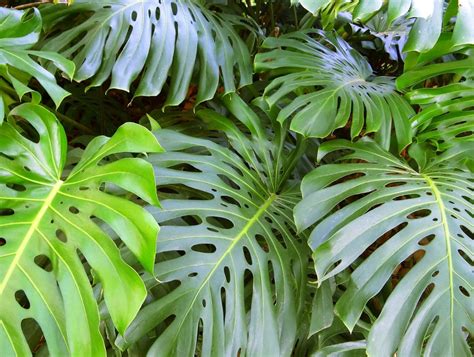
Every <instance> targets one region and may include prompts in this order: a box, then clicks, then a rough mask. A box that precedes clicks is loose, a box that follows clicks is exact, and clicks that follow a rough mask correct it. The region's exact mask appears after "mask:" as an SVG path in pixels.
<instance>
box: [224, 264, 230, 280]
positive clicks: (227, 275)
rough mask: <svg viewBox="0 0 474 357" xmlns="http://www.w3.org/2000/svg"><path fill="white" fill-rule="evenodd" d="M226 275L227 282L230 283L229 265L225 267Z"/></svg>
mask: <svg viewBox="0 0 474 357" xmlns="http://www.w3.org/2000/svg"><path fill="white" fill-rule="evenodd" d="M224 275H225V281H227V283H230V269H229V267H228V266H225V267H224Z"/></svg>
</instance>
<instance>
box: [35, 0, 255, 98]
mask: <svg viewBox="0 0 474 357" xmlns="http://www.w3.org/2000/svg"><path fill="white" fill-rule="evenodd" d="M42 13H43V15H44V18H45V24H46V30H47V31H48V32H52V36H50V37H49V38H48V39H47V41H46V43H45V45H44V47H43V48H44V49H48V50H50V51H56V52H58V53H61V54H63V55H64V56H66V57H68V58H71V59H72V60H73V61H74V62H75V63H76V65H77V68H78V69H77V72H76V75H75V79H76V80H78V81H83V80H86V79H90V80H91V83H90V87H94V86H100V85H102V84H103V83H104V82H105V81H107V80H108V79H109V78H110V79H111V82H110V88H116V89H121V90H125V91H130V88H131V85H132V82H133V81H134V80H136V79H138V84H137V88H136V89H134V91H133V92H134V96H135V97H137V96H156V95H158V94H159V93H161V91H162V89H163V86H164V85H165V83H166V79H167V78H168V76H169V77H170V78H171V81H170V82H171V84H170V88H169V92H168V98H167V101H166V105H178V104H180V103H181V102H182V101H183V100H184V99H185V97H186V94H187V92H188V87H189V85H190V82H191V81H192V79H193V76H194V75H196V77H198V78H196V82H197V84H198V94H197V99H196V101H197V103H200V102H202V101H205V100H208V99H211V98H212V97H213V96H214V94H215V93H216V91H217V89H218V86H219V83H220V80H219V78H220V77H222V85H223V87H224V92H226V93H227V92H232V91H235V89H236V84H235V83H236V76H235V74H234V71H236V72H237V73H238V80H239V84H238V85H239V86H243V85H246V84H249V83H250V82H251V79H252V78H251V77H252V70H251V64H250V55H249V52H248V49H247V47H246V45H245V43H244V42H243V41H242V39H241V38H240V37H239V36H238V34H237V33H236V31H235V30H234V25H235V26H239V25H241V24H240V23H239V21H242V19H240V18H237V17H235V16H232V15H227V14H218V13H216V12H211V11H209V10H207V9H206V8H205V7H204V6H203V5H202V4H201V3H200V2H199V1H194V0H173V1H172V0H162V1H160V0H145V1H143V0H141V1H138V0H106V1H100V2H97V1H90V0H76V1H74V4H73V5H71V6H69V7H63V8H62V9H58V7H53V6H49V7H45V8H43V10H42ZM84 14H90V16H89V17H88V18H87V19H86V20H82V19H81V18H80V17H79V20H77V16H83V15H84ZM70 22H73V23H77V25H75V26H68V27H67V28H66V30H63V31H59V32H58V33H55V30H56V29H61V28H62V26H64V24H65V23H66V24H67V23H70ZM195 67H197V73H196V74H195V73H194V69H195Z"/></svg>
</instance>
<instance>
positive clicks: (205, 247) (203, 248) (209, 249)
mask: <svg viewBox="0 0 474 357" xmlns="http://www.w3.org/2000/svg"><path fill="white" fill-rule="evenodd" d="M191 250H193V251H195V252H199V253H215V251H216V250H217V248H216V246H215V245H214V244H195V245H193V246H192V247H191Z"/></svg>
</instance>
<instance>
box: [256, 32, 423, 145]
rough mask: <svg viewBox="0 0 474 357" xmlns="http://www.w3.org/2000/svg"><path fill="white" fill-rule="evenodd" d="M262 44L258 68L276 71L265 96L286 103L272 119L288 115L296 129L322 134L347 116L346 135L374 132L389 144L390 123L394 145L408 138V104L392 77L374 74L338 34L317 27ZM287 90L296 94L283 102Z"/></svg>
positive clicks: (311, 134) (274, 102) (341, 123)
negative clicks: (396, 88)
mask: <svg viewBox="0 0 474 357" xmlns="http://www.w3.org/2000/svg"><path fill="white" fill-rule="evenodd" d="M311 35H314V36H311ZM262 47H263V48H269V49H271V51H269V52H265V53H259V54H258V55H257V56H256V58H255V67H256V69H257V71H263V70H278V76H277V77H276V78H275V79H273V81H272V82H271V83H270V84H269V85H268V86H267V87H266V88H265V93H264V97H265V99H266V100H267V102H268V104H269V105H270V106H271V107H273V106H275V105H277V104H279V102H280V101H282V102H283V103H285V104H286V105H285V107H284V109H283V110H281V111H280V112H279V114H278V118H277V120H278V121H280V122H284V121H286V120H290V119H291V127H290V128H291V129H292V130H294V131H295V132H297V133H300V134H303V135H304V136H309V137H317V138H323V137H326V136H328V135H330V134H331V133H332V132H333V131H334V130H335V129H337V128H341V127H344V126H345V125H346V124H347V123H348V121H349V120H350V119H351V124H350V125H351V137H355V136H358V135H360V134H361V132H362V131H364V132H365V133H372V132H375V133H376V137H377V139H378V141H379V142H380V143H381V144H382V145H383V146H384V147H389V146H390V136H391V132H392V130H391V129H392V126H393V127H394V129H395V133H396V137H397V142H398V148H399V150H402V149H403V148H404V147H405V146H407V145H408V144H409V143H410V142H411V139H412V137H411V131H410V125H409V123H408V120H407V118H409V117H410V116H412V115H413V114H414V112H413V109H412V108H411V107H410V105H409V104H408V102H407V101H406V100H405V99H404V98H403V97H402V96H400V95H399V94H398V93H397V92H396V91H395V83H394V81H393V79H392V78H390V77H386V76H376V75H375V74H374V72H373V70H372V68H371V67H370V64H369V63H368V61H367V60H366V59H365V58H364V57H363V56H362V55H361V54H359V53H358V52H357V51H355V50H354V49H353V48H351V46H350V45H349V44H348V43H347V42H345V41H344V40H343V39H342V38H340V37H337V36H336V35H334V34H332V33H324V32H322V31H317V30H315V31H311V32H307V33H304V32H294V33H290V34H287V35H284V36H281V37H278V38H273V37H270V38H267V39H266V40H265V42H264V43H263V44H262ZM292 92H294V93H296V97H295V98H294V99H293V100H291V101H289V103H286V102H288V100H287V99H286V97H287V96H288V95H289V94H290V93H292Z"/></svg>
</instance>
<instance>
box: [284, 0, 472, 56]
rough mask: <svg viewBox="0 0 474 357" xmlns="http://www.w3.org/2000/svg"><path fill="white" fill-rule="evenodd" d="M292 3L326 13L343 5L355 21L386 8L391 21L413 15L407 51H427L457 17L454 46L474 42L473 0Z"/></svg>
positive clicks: (306, 0) (308, 0)
mask: <svg viewBox="0 0 474 357" xmlns="http://www.w3.org/2000/svg"><path fill="white" fill-rule="evenodd" d="M292 3H294V4H296V3H300V4H301V5H302V6H303V7H304V8H306V9H307V10H308V11H310V12H312V13H314V14H317V13H320V12H321V13H324V12H326V13H327V12H328V9H335V10H336V11H339V8H340V7H342V6H344V7H343V9H342V10H343V11H347V10H353V15H354V18H355V20H362V21H366V20H368V19H370V18H371V17H372V16H373V15H374V14H375V13H377V12H378V11H381V10H384V9H387V13H388V21H389V23H392V22H393V21H395V20H397V19H399V18H400V17H408V18H414V19H415V23H414V25H413V28H412V30H411V31H410V34H409V35H408V42H407V44H406V46H405V48H404V51H405V52H407V51H418V52H426V51H428V50H430V49H431V48H433V46H434V45H435V44H436V42H437V41H438V38H439V36H440V34H441V32H442V29H443V25H444V23H447V22H449V21H450V20H451V18H454V17H455V18H456V23H455V25H454V29H453V32H452V34H451V36H452V41H453V43H454V45H455V46H460V45H466V44H471V45H472V44H474V27H473V26H472V16H474V3H473V1H472V0H450V1H449V2H448V5H447V6H445V2H444V1H443V0H423V1H419V0H388V1H384V0H345V1H344V0H292ZM341 3H342V4H343V5H342V4H341ZM333 17H335V16H333Z"/></svg>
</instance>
